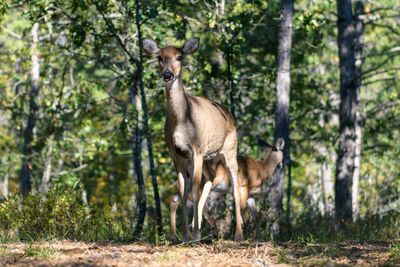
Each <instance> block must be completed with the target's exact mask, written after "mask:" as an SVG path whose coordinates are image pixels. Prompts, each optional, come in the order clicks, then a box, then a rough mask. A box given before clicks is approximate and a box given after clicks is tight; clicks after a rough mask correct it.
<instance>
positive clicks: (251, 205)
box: [247, 197, 261, 238]
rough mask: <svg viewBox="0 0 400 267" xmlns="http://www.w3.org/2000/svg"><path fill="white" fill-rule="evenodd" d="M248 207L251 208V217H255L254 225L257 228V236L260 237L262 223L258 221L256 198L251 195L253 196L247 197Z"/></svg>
mask: <svg viewBox="0 0 400 267" xmlns="http://www.w3.org/2000/svg"><path fill="white" fill-rule="evenodd" d="M247 207H248V208H249V210H250V213H251V217H253V221H254V226H255V228H256V236H257V238H260V237H261V230H260V224H259V221H258V212H257V207H256V202H255V200H254V198H252V197H251V198H249V199H247Z"/></svg>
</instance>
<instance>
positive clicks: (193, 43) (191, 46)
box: [182, 38, 200, 55]
mask: <svg viewBox="0 0 400 267" xmlns="http://www.w3.org/2000/svg"><path fill="white" fill-rule="evenodd" d="M199 46H200V38H192V39H190V40H187V41H186V42H185V44H184V45H183V47H182V51H183V53H185V54H186V55H190V54H193V53H194V52H196V51H197V49H198V48H199Z"/></svg>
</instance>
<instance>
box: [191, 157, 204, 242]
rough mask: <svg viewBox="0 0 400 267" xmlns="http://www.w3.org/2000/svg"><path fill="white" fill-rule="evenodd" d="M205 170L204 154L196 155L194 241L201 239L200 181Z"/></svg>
mask: <svg viewBox="0 0 400 267" xmlns="http://www.w3.org/2000/svg"><path fill="white" fill-rule="evenodd" d="M202 170H203V156H202V155H195V156H194V158H193V176H192V177H193V216H194V227H193V241H198V240H200V227H199V217H198V216H199V213H198V209H199V200H200V183H201V173H202Z"/></svg>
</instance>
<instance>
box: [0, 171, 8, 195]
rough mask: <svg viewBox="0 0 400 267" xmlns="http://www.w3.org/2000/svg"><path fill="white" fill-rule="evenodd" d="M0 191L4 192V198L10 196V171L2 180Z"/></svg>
mask: <svg viewBox="0 0 400 267" xmlns="http://www.w3.org/2000/svg"><path fill="white" fill-rule="evenodd" d="M0 192H1V193H2V194H3V197H4V199H7V198H8V173H6V174H5V175H4V178H3V180H2V181H0Z"/></svg>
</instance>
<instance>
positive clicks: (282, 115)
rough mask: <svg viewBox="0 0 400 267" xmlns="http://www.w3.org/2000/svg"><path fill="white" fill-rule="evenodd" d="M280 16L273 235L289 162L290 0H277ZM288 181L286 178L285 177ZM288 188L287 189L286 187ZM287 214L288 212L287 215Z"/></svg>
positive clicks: (277, 231) (278, 231)
mask: <svg viewBox="0 0 400 267" xmlns="http://www.w3.org/2000/svg"><path fill="white" fill-rule="evenodd" d="M281 5H282V20H281V25H280V31H279V47H278V76H277V79H276V109H275V123H276V126H275V127H276V128H275V138H284V140H285V148H284V160H283V167H282V168H278V169H277V170H276V171H275V173H274V175H273V178H272V179H271V180H272V188H271V192H270V194H269V199H270V202H271V206H272V210H273V212H274V213H275V217H276V220H275V221H274V222H273V225H272V234H273V236H274V237H275V238H279V237H280V236H281V229H280V220H281V218H280V217H281V214H282V198H283V192H284V177H285V168H286V165H288V164H290V149H289V148H290V141H289V123H290V119H289V103H290V53H291V48H292V21H293V8H294V3H293V0H281ZM288 184H289V185H290V181H288ZM289 192H290V191H289ZM289 216H290V215H289Z"/></svg>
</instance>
